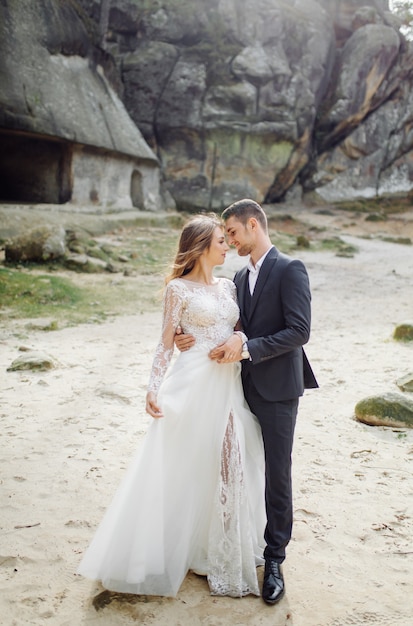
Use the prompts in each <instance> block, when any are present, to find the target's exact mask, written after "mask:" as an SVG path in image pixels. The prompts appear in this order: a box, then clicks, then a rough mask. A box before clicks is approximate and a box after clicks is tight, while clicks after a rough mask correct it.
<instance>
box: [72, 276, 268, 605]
mask: <svg viewBox="0 0 413 626" xmlns="http://www.w3.org/2000/svg"><path fill="white" fill-rule="evenodd" d="M238 316H239V310H238V305H237V303H236V293H235V286H234V284H233V283H232V282H231V281H230V280H227V279H225V278H220V279H216V282H215V283H214V284H213V285H211V286H201V285H199V284H197V283H193V282H190V281H188V280H185V279H180V278H178V279H174V280H172V281H171V282H170V283H169V284H168V286H167V288H166V291H165V297H164V318H163V329H162V336H161V340H160V342H159V345H158V347H157V350H156V353H155V358H154V361H153V366H152V371H151V377H150V383H149V388H150V389H151V390H153V391H155V393H157V396H158V401H159V403H160V405H161V407H162V411H163V413H164V417H163V418H160V419H156V420H153V422H152V423H151V424H150V426H149V429H148V431H147V433H146V435H145V438H144V441H143V443H142V445H141V447H140V449H139V451H138V454H137V455H136V457H135V459H134V461H133V462H132V464H131V466H130V468H129V470H128V472H127V474H126V476H125V478H124V480H123V481H122V483H121V485H120V487H119V489H118V491H117V493H116V495H115V497H114V499H113V501H112V503H111V505H110V507H109V509H108V510H107V512H106V514H105V516H104V518H103V520H102V522H101V524H100V526H99V528H98V530H97V532H96V534H95V536H94V538H93V540H92V543H91V544H90V546H89V548H88V550H87V551H86V553H85V555H84V557H83V560H82V562H81V564H80V567H79V569H78V573H80V574H83V575H84V576H86V577H88V578H92V579H95V580H101V581H102V584H103V586H104V587H106V588H107V589H110V590H113V591H121V592H126V593H135V594H146V595H163V596H175V595H176V594H177V592H178V590H179V588H180V586H181V583H182V581H183V579H184V578H185V576H186V574H187V572H188V571H189V570H193V571H195V572H196V573H198V574H203V575H206V576H207V578H208V584H209V587H210V591H211V593H212V594H214V595H229V596H235V597H239V596H243V595H247V594H249V593H252V594H256V595H259V588H258V582H257V574H256V566H257V565H259V564H262V563H263V560H262V554H263V547H264V528H265V505H264V452H263V444H262V436H261V431H260V428H259V425H258V422H257V421H256V419H255V417H254V416H253V415H252V414H251V412H250V411H249V409H248V407H247V405H246V403H245V400H244V396H243V392H242V385H241V377H240V369H241V368H240V364H239V363H235V364H218V363H216V362H214V361H211V359H209V357H208V352H209V350H210V349H211V348H213V347H215V346H216V345H217V344H219V343H221V342H222V341H223V340H225V339H226V338H227V337H228V336H229V335H230V334H231V333H232V332H233V328H234V326H235V324H236V322H237V320H238ZM178 324H181V326H182V329H183V331H184V332H189V333H192V334H193V335H194V336H195V338H196V344H195V346H194V347H193V348H191V349H190V350H188V351H186V352H182V353H180V354H179V355H178V357H177V359H176V360H175V361H174V363H173V364H172V365H170V363H171V357H172V353H173V349H174V344H173V341H174V334H175V329H176V327H177V325H178Z"/></svg>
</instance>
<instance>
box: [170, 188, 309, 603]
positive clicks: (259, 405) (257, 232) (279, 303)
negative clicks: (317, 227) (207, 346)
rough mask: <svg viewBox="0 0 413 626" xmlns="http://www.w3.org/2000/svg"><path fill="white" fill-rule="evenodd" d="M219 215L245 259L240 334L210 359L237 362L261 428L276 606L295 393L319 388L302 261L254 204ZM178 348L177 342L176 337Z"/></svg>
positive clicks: (268, 592)
mask: <svg viewBox="0 0 413 626" xmlns="http://www.w3.org/2000/svg"><path fill="white" fill-rule="evenodd" d="M222 219H223V220H224V223H225V231H226V234H227V237H228V243H229V244H230V245H233V246H235V247H236V249H237V251H238V254H239V255H240V256H248V255H249V257H250V258H249V262H248V265H247V266H246V267H244V268H243V269H242V270H240V271H239V272H237V274H236V275H235V278H234V282H235V285H236V287H237V293H238V303H239V307H240V311H241V322H242V329H243V332H244V333H245V335H246V338H247V340H246V341H243V339H242V337H241V335H240V334H239V333H234V334H233V335H232V336H231V337H230V338H229V339H228V340H227V341H226V342H225V343H224V344H222V345H220V346H217V347H216V348H215V349H214V350H212V352H211V353H210V357H211V358H212V359H215V360H217V361H218V362H220V363H232V362H235V361H242V382H243V388H244V394H245V398H246V401H247V403H248V405H249V407H250V409H251V411H252V412H253V413H254V414H255V415H256V417H257V419H258V421H259V423H260V426H261V430H262V436H263V441H264V450H265V503H266V512H267V525H266V528H265V534H264V539H265V542H266V548H265V551H264V558H265V568H264V581H263V588H262V597H263V599H264V601H265V602H267V603H268V604H275V603H276V602H278V601H279V600H280V599H281V598H282V596H283V595H284V578H283V574H282V570H281V563H282V562H283V561H284V559H285V551H286V546H287V544H288V543H289V541H290V538H291V531H292V523H293V503H292V485H291V453H292V446H293V437H294V428H295V423H296V417H297V409H298V399H299V397H300V396H301V395H302V394H303V393H304V389H305V388H315V387H318V384H317V381H316V379H315V377H314V374H313V372H312V370H311V367H310V364H309V362H308V360H307V357H306V355H305V353H304V350H303V348H302V346H303V345H304V344H305V343H307V341H308V339H309V336H310V323H311V294H310V287H309V281H308V275H307V271H306V269H305V267H304V265H303V263H302V262H301V261H299V260H296V259H292V258H290V257H288V256H286V255H284V254H282V253H281V252H279V251H278V250H277V249H276V248H275V247H274V246H273V245H272V243H271V240H270V238H269V235H268V226H267V217H266V215H265V213H264V211H263V209H262V208H261V206H260V205H259V204H257V203H256V202H254V201H253V200H248V199H245V200H239V201H238V202H235V203H234V204H231V205H230V206H229V207H227V208H226V209H225V210H224V212H223V214H222ZM246 338H245V339H246ZM182 339H183V337H182ZM177 346H178V348H179V349H182V347H183V346H184V344H183V343H180V342H179V340H177ZM186 347H187V346H185V348H186ZM185 348H184V349H185Z"/></svg>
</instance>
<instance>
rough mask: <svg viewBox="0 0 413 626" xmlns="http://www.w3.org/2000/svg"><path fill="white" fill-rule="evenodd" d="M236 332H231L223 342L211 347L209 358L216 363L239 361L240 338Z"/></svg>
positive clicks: (240, 357) (240, 350)
mask: <svg viewBox="0 0 413 626" xmlns="http://www.w3.org/2000/svg"><path fill="white" fill-rule="evenodd" d="M240 339H241V338H240V337H239V335H237V334H235V333H234V334H232V335H231V336H230V337H229V338H228V339H227V340H226V341H225V342H224V343H221V344H220V345H219V346H216V347H215V348H213V349H212V350H211V351H210V353H209V355H208V356H209V358H210V359H212V360H213V361H217V363H236V362H237V361H241V359H242V356H241V352H242V340H241V341H240Z"/></svg>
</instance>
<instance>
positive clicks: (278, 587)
mask: <svg viewBox="0 0 413 626" xmlns="http://www.w3.org/2000/svg"><path fill="white" fill-rule="evenodd" d="M284 591H285V588H284V578H283V575H282V572H281V565H280V564H279V563H277V561H274V559H265V568H264V582H263V584H262V599H263V600H264V602H267V604H275V603H276V602H278V601H279V600H281V598H282V597H283V595H284Z"/></svg>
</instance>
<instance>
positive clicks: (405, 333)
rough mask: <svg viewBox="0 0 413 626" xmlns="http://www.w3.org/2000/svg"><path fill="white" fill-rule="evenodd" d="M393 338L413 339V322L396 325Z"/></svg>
mask: <svg viewBox="0 0 413 626" xmlns="http://www.w3.org/2000/svg"><path fill="white" fill-rule="evenodd" d="M393 339H396V340H397V341H413V323H410V322H404V323H403V324H399V325H398V326H396V328H395V329H394V332H393Z"/></svg>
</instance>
